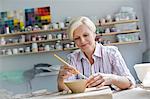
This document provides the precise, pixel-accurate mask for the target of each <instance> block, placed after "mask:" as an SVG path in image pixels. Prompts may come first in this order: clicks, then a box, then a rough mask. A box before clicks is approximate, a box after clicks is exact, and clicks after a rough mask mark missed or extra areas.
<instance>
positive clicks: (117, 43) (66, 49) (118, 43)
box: [0, 40, 143, 57]
mask: <svg viewBox="0 0 150 99" xmlns="http://www.w3.org/2000/svg"><path fill="white" fill-rule="evenodd" d="M141 42H143V41H142V40H138V41H129V42H115V43H111V44H104V46H112V45H123V44H133V43H141ZM76 49H78V48H77V47H74V48H64V49H60V50H58V49H55V50H50V51H38V52H29V53H19V54H12V55H0V57H3V56H16V55H27V54H37V53H48V52H57V51H68V50H76Z"/></svg>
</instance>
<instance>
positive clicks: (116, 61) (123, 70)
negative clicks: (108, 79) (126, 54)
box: [111, 47, 135, 85]
mask: <svg viewBox="0 0 150 99" xmlns="http://www.w3.org/2000/svg"><path fill="white" fill-rule="evenodd" d="M111 52H112V54H111V59H112V65H113V73H114V74H117V75H120V76H125V77H127V78H128V79H129V81H130V82H131V85H135V79H134V77H133V76H132V75H131V73H130V71H129V69H128V68H127V65H126V63H125V61H124V59H123V57H122V55H121V53H120V52H119V50H118V48H117V47H114V48H113V49H112V51H111Z"/></svg>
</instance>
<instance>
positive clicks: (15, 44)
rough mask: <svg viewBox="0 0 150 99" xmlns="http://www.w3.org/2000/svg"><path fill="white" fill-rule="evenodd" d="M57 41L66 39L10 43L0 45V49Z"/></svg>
mask: <svg viewBox="0 0 150 99" xmlns="http://www.w3.org/2000/svg"><path fill="white" fill-rule="evenodd" d="M58 40H68V38H66V39H51V40H41V41H29V42H23V43H10V44H5V45H0V47H8V46H18V45H27V44H32V43H42V42H43V43H44V42H53V41H58Z"/></svg>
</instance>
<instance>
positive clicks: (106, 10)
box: [0, 0, 146, 93]
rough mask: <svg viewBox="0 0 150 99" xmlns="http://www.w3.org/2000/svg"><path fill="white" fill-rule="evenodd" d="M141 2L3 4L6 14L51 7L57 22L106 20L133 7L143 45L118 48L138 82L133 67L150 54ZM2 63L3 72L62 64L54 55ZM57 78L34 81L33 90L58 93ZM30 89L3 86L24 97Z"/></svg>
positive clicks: (33, 0) (9, 0)
mask: <svg viewBox="0 0 150 99" xmlns="http://www.w3.org/2000/svg"><path fill="white" fill-rule="evenodd" d="M141 1H143V0H5V1H3V2H2V3H0V4H2V9H1V10H2V11H6V10H15V9H25V8H35V7H43V6H50V7H51V11H52V21H53V22H57V21H61V20H63V19H64V18H65V17H68V16H69V17H74V16H80V15H86V16H98V17H104V16H106V15H107V14H110V15H113V14H114V13H116V12H118V10H119V9H120V7H121V6H131V7H133V8H134V9H135V12H137V16H139V19H140V23H139V25H140V28H141V30H142V32H141V37H142V39H143V43H137V44H128V45H119V46H118V47H119V49H120V51H121V53H122V55H123V57H124V59H125V61H126V63H127V65H128V67H129V69H130V70H131V72H132V74H133V75H134V77H135V78H136V75H135V71H134V69H133V66H134V64H136V63H141V61H142V53H143V51H145V50H146V41H145V31H144V23H143V13H142V7H141ZM59 54H60V55H62V56H64V57H65V56H66V55H67V52H64V53H63V52H60V53H59ZM0 62H1V64H0V69H1V71H13V70H27V69H30V68H32V67H33V65H34V64H36V63H40V62H42V63H50V64H61V63H59V62H58V61H57V60H56V59H54V57H52V55H51V53H44V54H32V55H23V56H11V57H3V58H0ZM56 77H57V76H52V77H46V78H45V79H43V78H36V79H34V80H33V81H32V85H33V90H36V89H40V88H48V89H49V90H50V91H55V90H57V89H56V88H57V86H56ZM26 85H27V83H23V84H11V83H9V82H7V83H5V82H2V83H1V86H0V87H1V88H6V89H9V90H10V91H13V92H14V93H22V92H26V91H28V89H27V87H26ZM16 86H17V88H16ZM37 86H38V87H37Z"/></svg>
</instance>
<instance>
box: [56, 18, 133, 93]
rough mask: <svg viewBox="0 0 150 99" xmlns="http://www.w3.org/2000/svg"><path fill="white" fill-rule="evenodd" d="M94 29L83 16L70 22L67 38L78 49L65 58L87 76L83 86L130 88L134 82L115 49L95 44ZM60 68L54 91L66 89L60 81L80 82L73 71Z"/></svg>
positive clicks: (63, 67)
mask: <svg viewBox="0 0 150 99" xmlns="http://www.w3.org/2000/svg"><path fill="white" fill-rule="evenodd" d="M95 31H96V27H95V25H94V23H93V22H92V21H91V20H90V19H89V18H87V17H83V16H82V17H77V18H74V19H72V21H71V23H70V26H69V28H68V33H69V37H70V39H71V40H74V41H75V43H76V45H77V46H78V47H79V50H76V51H74V52H73V53H71V54H69V55H68V63H69V64H70V65H71V66H73V67H74V68H75V69H77V70H78V71H79V72H81V73H82V74H83V75H85V76H86V77H88V80H87V84H86V86H87V87H101V86H105V85H115V86H117V87H118V88H120V89H127V88H131V87H133V86H134V85H135V81H134V78H133V76H132V75H131V73H130V71H129V70H128V68H127V66H126V64H125V62H124V59H123V58H122V56H121V54H120V52H119V51H118V48H117V47H115V46H103V45H101V44H98V43H97V42H96V41H95V38H96V34H95ZM65 67H66V66H62V67H61V69H60V71H59V75H58V89H59V90H60V91H61V90H69V88H68V87H67V86H66V85H65V84H64V80H75V79H82V77H81V76H80V75H78V74H77V73H74V72H72V71H73V70H72V69H74V68H71V67H69V66H68V68H67V69H66V68H65Z"/></svg>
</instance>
